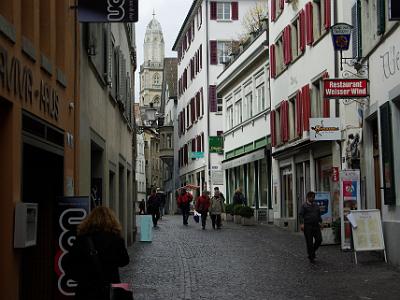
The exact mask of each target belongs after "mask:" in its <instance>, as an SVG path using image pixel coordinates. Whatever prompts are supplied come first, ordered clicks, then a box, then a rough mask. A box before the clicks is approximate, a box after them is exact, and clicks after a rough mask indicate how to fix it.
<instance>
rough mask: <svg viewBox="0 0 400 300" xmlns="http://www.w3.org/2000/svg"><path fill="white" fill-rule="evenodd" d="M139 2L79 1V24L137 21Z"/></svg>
mask: <svg viewBox="0 0 400 300" xmlns="http://www.w3.org/2000/svg"><path fill="white" fill-rule="evenodd" d="M138 2H139V0H96V1H94V0H79V1H78V19H79V22H93V23H96V22H98V23H99V22H104V23H105V22H121V23H131V22H137V21H138V15H139V14H138Z"/></svg>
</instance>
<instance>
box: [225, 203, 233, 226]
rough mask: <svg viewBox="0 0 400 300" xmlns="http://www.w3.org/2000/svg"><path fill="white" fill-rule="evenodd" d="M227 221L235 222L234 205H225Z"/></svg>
mask: <svg viewBox="0 0 400 300" xmlns="http://www.w3.org/2000/svg"><path fill="white" fill-rule="evenodd" d="M225 220H226V221H228V222H232V221H233V204H227V205H225Z"/></svg>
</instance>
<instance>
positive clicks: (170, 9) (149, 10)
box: [135, 0, 193, 102]
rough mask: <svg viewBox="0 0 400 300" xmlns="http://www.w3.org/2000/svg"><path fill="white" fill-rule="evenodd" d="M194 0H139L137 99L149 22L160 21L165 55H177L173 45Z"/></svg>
mask: <svg viewBox="0 0 400 300" xmlns="http://www.w3.org/2000/svg"><path fill="white" fill-rule="evenodd" d="M192 2H193V1H192V0H139V21H138V22H137V23H136V49H137V63H138V68H137V70H136V76H135V78H136V80H135V99H136V102H139V90H140V85H139V70H140V65H141V64H142V63H143V42H144V35H145V33H146V27H147V24H149V22H150V21H151V19H152V18H153V9H154V11H155V14H156V16H155V18H156V19H157V20H158V21H159V22H160V24H161V27H162V30H163V34H164V42H165V57H176V52H174V51H172V46H173V45H174V42H175V40H176V38H177V36H178V33H179V30H180V28H181V26H182V23H183V21H184V20H185V18H186V15H187V13H188V12H189V9H190V6H191V5H192Z"/></svg>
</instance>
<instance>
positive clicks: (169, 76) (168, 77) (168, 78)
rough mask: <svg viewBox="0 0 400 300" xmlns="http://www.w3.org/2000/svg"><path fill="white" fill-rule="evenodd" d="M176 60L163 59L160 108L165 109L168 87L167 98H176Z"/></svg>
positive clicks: (170, 58) (172, 58)
mask: <svg viewBox="0 0 400 300" xmlns="http://www.w3.org/2000/svg"><path fill="white" fill-rule="evenodd" d="M177 81H178V59H177V58H176V57H167V58H164V77H163V83H162V95H161V107H162V109H164V108H165V104H166V102H167V100H168V99H165V91H166V89H167V86H168V91H169V98H174V97H176V96H177V94H178V93H177Z"/></svg>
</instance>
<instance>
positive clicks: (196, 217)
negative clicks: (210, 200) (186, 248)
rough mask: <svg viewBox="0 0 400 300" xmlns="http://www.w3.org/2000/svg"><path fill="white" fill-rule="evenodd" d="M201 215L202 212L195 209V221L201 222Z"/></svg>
mask: <svg viewBox="0 0 400 300" xmlns="http://www.w3.org/2000/svg"><path fill="white" fill-rule="evenodd" d="M200 216H201V214H199V213H198V212H197V211H194V213H193V219H194V221H195V222H196V223H199V221H200Z"/></svg>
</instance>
